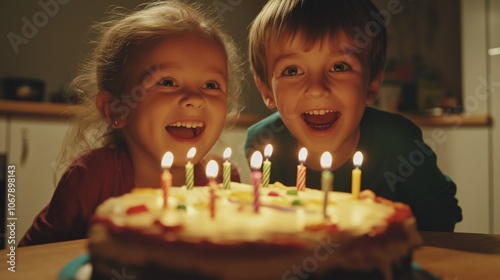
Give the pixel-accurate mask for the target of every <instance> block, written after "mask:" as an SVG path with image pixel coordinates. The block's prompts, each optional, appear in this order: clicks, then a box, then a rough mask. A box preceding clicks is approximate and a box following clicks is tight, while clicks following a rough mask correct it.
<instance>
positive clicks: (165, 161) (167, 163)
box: [161, 152, 174, 209]
mask: <svg viewBox="0 0 500 280" xmlns="http://www.w3.org/2000/svg"><path fill="white" fill-rule="evenodd" d="M173 162H174V155H173V154H172V153H171V152H166V153H165V155H163V158H162V160H161V167H162V168H163V174H162V176H161V189H162V191H163V208H165V209H166V208H167V206H168V191H169V189H170V187H171V186H172V173H170V167H172V163H173Z"/></svg>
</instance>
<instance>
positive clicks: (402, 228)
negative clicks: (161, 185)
mask: <svg viewBox="0 0 500 280" xmlns="http://www.w3.org/2000/svg"><path fill="white" fill-rule="evenodd" d="M216 197H217V199H216V203H215V215H214V217H213V218H212V217H211V215H210V187H195V188H193V189H191V190H187V189H186V188H185V187H176V188H171V189H170V190H169V196H168V203H167V207H164V201H163V193H162V191H161V190H160V189H135V190H134V191H133V192H131V193H128V194H125V195H122V196H120V197H115V198H110V199H108V200H106V201H105V202H104V203H103V204H102V205H100V206H99V207H98V208H97V211H96V213H95V217H94V221H93V223H92V227H91V230H90V232H89V240H90V243H89V249H90V254H91V259H92V264H93V266H94V270H95V273H94V276H95V277H94V278H96V279H98V278H99V277H102V278H103V279H109V278H110V276H111V277H112V276H113V271H115V272H116V271H118V272H120V271H121V269H126V270H127V274H128V275H134V277H136V278H134V279H153V278H155V277H157V276H158V278H157V279H162V278H161V277H163V276H165V275H176V276H175V277H171V278H168V279H306V278H303V277H305V276H308V277H309V276H311V278H308V279H323V278H322V277H324V275H329V273H331V272H332V271H341V272H342V273H344V272H347V273H358V272H361V273H365V274H366V275H368V277H369V278H372V276H373V275H378V276H379V277H380V279H395V278H396V276H397V278H398V279H399V278H401V277H400V275H399V273H403V274H407V273H408V272H407V271H406V270H407V269H408V265H409V260H411V252H412V250H413V248H414V247H415V246H417V245H418V244H419V243H420V237H419V235H418V233H417V231H416V229H415V220H414V218H413V216H412V214H411V211H410V209H409V207H408V206H407V205H404V204H401V203H394V202H390V201H387V200H384V199H381V198H377V199H361V200H357V199H352V195H351V194H348V193H339V192H329V194H328V203H327V207H326V215H327V218H325V215H324V212H323V201H324V193H323V192H322V191H319V190H313V189H307V188H306V190H305V191H297V190H296V189H295V187H286V186H283V185H281V184H279V183H276V184H273V185H270V186H269V187H268V188H261V189H260V203H259V212H258V213H256V212H255V211H254V196H253V186H250V185H246V184H239V183H232V184H231V188H230V189H229V190H224V189H217V192H216ZM148 273H149V274H148ZM373 273H375V274H373ZM161 274H163V276H160V275H161ZM395 274H398V275H395ZM354 275H355V274H354ZM370 275H371V276H370ZM152 277H153V278H152ZM155 279H156V278H155Z"/></svg>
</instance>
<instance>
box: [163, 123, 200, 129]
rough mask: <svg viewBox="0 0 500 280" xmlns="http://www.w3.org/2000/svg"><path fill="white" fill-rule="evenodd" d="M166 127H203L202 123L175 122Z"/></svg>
mask: <svg viewBox="0 0 500 280" xmlns="http://www.w3.org/2000/svg"><path fill="white" fill-rule="evenodd" d="M168 126H175V127H181V126H184V127H187V128H197V127H203V123H202V122H175V123H172V124H170V125H168Z"/></svg>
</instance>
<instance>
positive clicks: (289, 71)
mask: <svg viewBox="0 0 500 280" xmlns="http://www.w3.org/2000/svg"><path fill="white" fill-rule="evenodd" d="M301 74H304V72H303V71H302V70H300V69H299V68H298V67H297V66H289V67H287V68H285V70H284V71H283V72H281V75H283V76H296V75H301Z"/></svg>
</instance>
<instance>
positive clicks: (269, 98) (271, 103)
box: [253, 76, 276, 109]
mask: <svg viewBox="0 0 500 280" xmlns="http://www.w3.org/2000/svg"><path fill="white" fill-rule="evenodd" d="M253 79H254V81H255V85H256V86H257V89H259V91H260V95H261V96H262V100H264V103H265V104H266V106H267V108H269V109H274V108H276V102H275V100H274V95H273V92H272V91H271V89H270V88H269V87H268V86H267V85H266V84H265V83H263V82H262V80H261V79H259V78H258V77H257V76H253Z"/></svg>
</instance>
